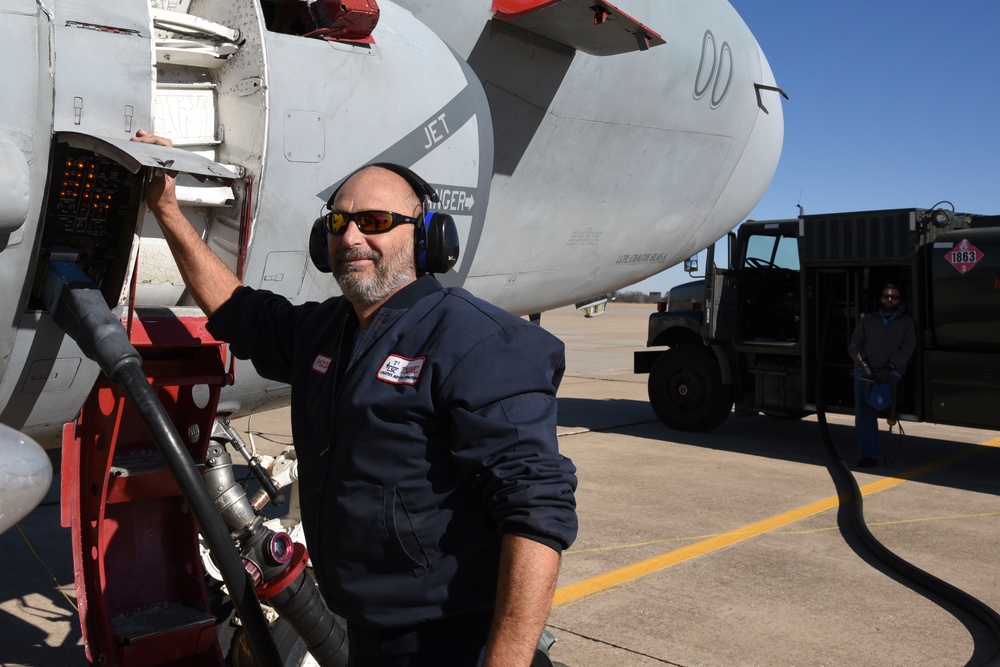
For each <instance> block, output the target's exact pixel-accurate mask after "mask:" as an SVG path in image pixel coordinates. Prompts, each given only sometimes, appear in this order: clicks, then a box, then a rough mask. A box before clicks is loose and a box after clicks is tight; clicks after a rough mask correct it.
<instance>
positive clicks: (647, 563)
mask: <svg viewBox="0 0 1000 667" xmlns="http://www.w3.org/2000/svg"><path fill="white" fill-rule="evenodd" d="M982 447H1000V438H993V439H992V440H988V441H986V442H984V443H982V444H980V445H973V446H970V447H967V448H965V449H963V450H962V451H960V452H958V453H956V454H952V455H951V456H946V457H944V458H941V459H938V460H936V461H932V462H931V463H928V464H926V465H922V466H919V467H917V468H913V469H911V470H907V471H904V472H902V473H900V474H899V475H898V476H895V477H885V478H883V479H880V480H879V481H877V482H872V483H871V484H866V485H865V486H862V487H861V495H862V497H866V496H870V495H872V494H875V493H878V492H879V491H885V490H886V489H891V488H892V487H894V486H898V485H900V484H902V483H903V482H908V481H910V480H913V479H916V478H918V477H921V476H923V475H926V474H928V473H931V472H934V471H935V470H939V469H941V468H944V467H946V466H949V465H951V464H952V463H955V462H956V461H960V460H962V459H965V458H968V457H970V456H973V455H974V454H978V453H981V452H982V449H981V448H982ZM838 504H839V497H838V496H829V497H827V498H824V499H822V500H818V501H816V502H814V503H809V504H808V505H804V506H802V507H799V508H798V509H794V510H790V511H788V512H785V513H783V514H779V515H777V516H773V517H771V518H769V519H764V520H762V521H757V522H755V523H751V524H748V525H746V526H743V527H742V528H737V529H736V530H733V531H730V532H728V533H723V534H721V535H714V536H712V537H709V538H708V539H705V540H702V541H700V542H697V543H695V544H691V545H688V546H686V547H682V548H680V549H675V550H673V551H669V552H667V553H665V554H661V555H659V556H655V557H653V558H648V559H646V560H643V561H640V562H638V563H634V564H632V565H628V566H626V567H622V568H619V569H617V570H612V571H611V572H606V573H604V574H601V575H598V576H596V577H591V578H590V579H585V580H583V581H579V582H577V583H575V584H570V585H568V586H563V587H562V588H559V589H557V590H556V595H555V599H554V600H553V601H552V606H553V607H560V606H563V605H568V604H572V603H575V602H580V601H581V600H586V599H589V598H592V597H595V596H597V595H601V594H603V593H606V592H608V591H610V590H611V589H613V588H616V587H618V586H621V585H623V584H626V583H628V582H630V581H632V580H635V579H638V578H640V577H644V576H646V575H647V574H652V573H654V572H658V571H660V570H664V569H666V568H668V567H671V566H673V565H677V564H678V563H683V562H684V561H687V560H691V559H692V558H695V557H697V556H702V555H704V554H707V553H711V552H713V551H716V550H718V549H721V548H723V547H728V546H730V545H732V544H737V543H739V542H742V541H743V540H746V539H749V538H751V537H754V536H756V535H761V534H763V533H767V532H770V531H773V530H775V529H777V528H781V527H782V526H787V525H789V524H791V523H795V522H796V521H799V520H800V519H805V518H807V517H810V516H813V515H814V514H818V513H820V512H823V511H825V510H828V509H833V508H835V507H837V506H838ZM566 553H567V554H571V553H573V551H572V550H570V551H567V552H566Z"/></svg>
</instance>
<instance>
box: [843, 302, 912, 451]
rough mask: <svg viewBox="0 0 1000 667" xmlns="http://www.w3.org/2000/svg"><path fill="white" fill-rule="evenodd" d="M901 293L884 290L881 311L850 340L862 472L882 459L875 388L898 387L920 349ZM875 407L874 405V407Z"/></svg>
mask: <svg viewBox="0 0 1000 667" xmlns="http://www.w3.org/2000/svg"><path fill="white" fill-rule="evenodd" d="M901 301H902V293H901V292H900V291H899V288H897V287H896V286H895V285H893V284H892V283H887V284H886V285H884V286H883V287H882V297H881V307H880V308H879V310H877V311H876V312H873V313H867V314H865V315H863V316H862V317H861V319H860V320H859V321H858V324H857V326H856V327H855V328H854V334H853V335H852V336H851V347H850V350H849V352H850V355H851V359H852V360H853V361H854V430H855V436H856V437H857V439H858V446H859V447H860V449H861V459H860V460H859V461H858V464H857V465H858V467H859V468H872V467H874V466H877V465H879V462H880V460H881V459H882V447H881V446H880V445H879V441H878V413H879V411H880V409H879V407H877V403H876V402H875V401H872V400H871V399H872V394H873V390H875V387H876V386H879V385H885V384H887V383H888V384H889V385H890V386H891V387H892V392H893V395H894V394H895V387H896V384H897V383H898V382H899V381H900V380H901V379H902V377H903V375H904V374H905V373H906V364H907V363H908V362H909V361H910V357H911V356H913V352H914V351H915V350H916V349H917V332H916V327H915V326H914V323H913V318H912V317H911V316H910V315H909V314H907V313H904V312H901V311H900V302H901ZM873 403H875V405H873ZM883 409H884V408H883Z"/></svg>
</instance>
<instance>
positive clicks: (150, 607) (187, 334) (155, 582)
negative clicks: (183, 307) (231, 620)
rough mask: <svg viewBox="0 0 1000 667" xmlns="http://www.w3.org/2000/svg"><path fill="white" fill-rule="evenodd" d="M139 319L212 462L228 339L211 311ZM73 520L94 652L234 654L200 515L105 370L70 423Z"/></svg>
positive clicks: (196, 453)
mask: <svg viewBox="0 0 1000 667" xmlns="http://www.w3.org/2000/svg"><path fill="white" fill-rule="evenodd" d="M132 325H133V331H132V336H131V338H132V342H133V344H134V345H135V346H136V348H137V349H138V350H139V352H140V354H142V356H143V369H144V371H145V373H146V376H147V378H148V379H149V381H150V383H151V384H152V385H153V386H154V387H155V389H156V393H157V395H158V396H159V398H160V400H161V401H162V403H163V404H164V406H165V408H166V410H167V413H168V414H169V415H170V417H171V420H172V421H173V423H174V425H175V427H176V428H177V431H178V433H179V434H180V435H181V438H182V439H183V440H184V441H185V442H186V443H188V451H189V452H190V454H191V457H192V459H193V461H195V462H196V463H198V464H201V462H202V461H203V460H204V457H205V451H206V449H207V447H208V443H209V438H210V436H211V434H212V424H213V421H214V419H215V416H216V407H217V405H218V399H219V391H220V389H221V387H222V386H223V385H224V384H226V383H228V382H229V381H230V376H229V375H228V374H227V371H226V368H225V348H224V345H223V344H222V343H219V342H218V341H215V340H214V339H212V337H211V336H210V335H209V334H208V333H207V331H206V330H205V326H204V325H205V320H204V318H190V319H178V318H174V317H163V318H143V317H141V316H140V317H137V318H135V319H134V320H133V321H132ZM196 387H197V388H198V389H196ZM62 524H63V526H66V527H69V528H71V529H72V540H73V565H74V572H75V575H76V586H77V600H78V605H79V610H80V623H81V626H82V630H83V638H84V642H85V646H86V653H87V659H88V660H89V661H90V662H91V663H92V664H101V665H122V666H133V665H135V666H139V665H142V666H143V667H146V666H150V665H178V666H179V665H196V666H206V667H207V666H210V665H211V666H222V665H224V661H223V657H222V651H221V649H220V647H219V645H218V642H217V641H216V632H215V618H214V616H213V615H212V614H211V609H210V606H209V598H208V593H207V590H206V587H205V579H204V573H203V570H202V565H201V554H200V552H199V548H198V527H197V525H196V523H195V520H194V516H193V515H192V513H191V511H190V508H189V507H188V506H187V503H186V502H185V501H184V498H183V497H182V496H181V494H180V490H179V488H178V486H177V484H176V482H175V481H174V478H173V476H172V475H171V473H170V471H169V470H168V469H167V468H166V465H165V463H164V461H163V459H162V457H161V456H160V454H159V452H158V450H157V448H156V445H155V443H154V442H153V440H152V438H151V437H150V435H149V433H148V431H147V429H146V426H145V423H144V422H143V420H142V418H141V416H140V415H139V413H138V411H137V410H136V409H135V407H134V406H132V404H131V402H130V401H128V400H127V399H126V397H125V396H124V393H123V391H122V389H121V387H120V386H118V385H116V384H113V383H111V382H110V381H109V380H108V379H107V378H105V377H104V376H103V375H102V376H101V378H100V379H99V380H98V382H97V383H96V385H95V387H94V390H93V391H92V392H91V395H90V397H89V398H88V400H87V402H86V403H85V404H84V406H83V408H82V410H81V411H80V415H79V417H78V418H77V420H76V422H71V423H69V424H67V425H66V426H65V427H64V429H63V456H62Z"/></svg>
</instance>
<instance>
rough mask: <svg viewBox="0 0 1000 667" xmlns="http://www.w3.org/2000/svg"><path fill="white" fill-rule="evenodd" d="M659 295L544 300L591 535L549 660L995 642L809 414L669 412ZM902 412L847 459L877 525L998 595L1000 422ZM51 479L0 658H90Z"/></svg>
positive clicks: (883, 661)
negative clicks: (652, 359) (645, 370)
mask: <svg viewBox="0 0 1000 667" xmlns="http://www.w3.org/2000/svg"><path fill="white" fill-rule="evenodd" d="M651 308H652V306H644V305H632V304H617V303H612V304H610V305H609V306H608V311H607V313H606V314H605V315H603V316H600V317H597V318H592V319H585V318H584V317H583V316H582V315H580V314H579V313H577V312H576V311H574V310H573V309H572V308H564V309H559V310H556V311H552V312H549V313H545V314H543V316H542V326H544V327H545V328H546V329H548V330H550V331H552V332H553V333H554V334H556V335H557V336H559V337H560V338H561V339H562V340H563V341H564V342H565V343H566V346H567V372H566V376H565V378H564V380H563V383H562V387H561V388H560V392H559V438H560V447H561V448H562V451H563V452H564V453H565V454H567V455H568V456H570V457H571V458H572V459H573V461H574V462H575V463H576V465H577V468H578V476H579V480H580V485H579V489H578V493H577V499H578V504H579V514H580V534H579V537H578V539H577V541H576V543H575V544H574V545H573V546H572V548H571V549H569V550H568V551H567V552H566V553H565V554H564V557H563V566H562V572H561V575H560V579H559V589H558V591H557V593H556V601H555V605H554V607H553V610H552V614H551V616H550V618H549V630H550V631H551V632H552V633H553V634H554V635H555V636H556V637H557V640H558V641H557V642H556V644H555V645H554V646H553V648H552V651H551V655H552V658H553V659H554V660H556V661H558V662H560V663H563V664H565V665H567V666H568V667H604V666H607V667H612V666H614V667H620V666H636V667H645V666H652V665H673V666H683V667H696V666H706V667H710V666H717V665H740V666H743V665H746V666H755V665H761V666H772V665H773V666H817V667H818V666H827V665H829V666H835V665H862V666H865V665H867V666H896V665H899V666H900V667H902V666H906V667H913V666H917V665H927V666H934V667H948V666H951V665H955V666H960V665H980V664H986V663H987V662H988V661H989V660H990V659H991V658H993V657H994V656H996V655H997V653H998V652H1000V645H998V644H997V639H996V637H994V635H993V634H992V631H991V630H990V629H989V628H987V627H984V626H983V625H982V624H981V623H980V622H979V621H978V620H976V618H975V617H974V616H973V615H972V614H970V613H969V612H968V611H966V609H967V608H968V605H960V604H956V603H955V602H953V601H950V600H947V599H945V598H943V597H941V596H939V595H938V594H935V593H932V592H928V591H927V590H925V589H924V588H922V587H920V586H917V585H916V584H914V583H912V582H910V581H907V580H906V579H904V578H902V577H901V576H899V575H898V574H895V573H894V572H893V571H891V570H890V569H888V568H887V567H886V566H885V565H884V564H883V563H882V561H880V560H878V559H876V558H875V557H873V556H872V555H871V554H870V553H869V552H868V551H867V550H866V549H865V548H864V547H863V544H862V542H861V540H860V539H859V538H858V537H857V536H856V534H855V533H854V532H853V531H852V530H850V528H849V527H848V526H849V522H848V521H847V516H846V512H845V511H844V510H841V509H838V498H837V488H836V487H835V485H834V481H833V477H832V475H831V468H832V465H833V464H831V462H830V460H829V457H828V455H827V453H826V449H825V447H824V446H823V444H822V440H821V437H820V426H819V424H818V423H817V420H816V418H815V417H810V418H807V419H804V420H802V421H786V420H777V419H772V418H768V417H764V416H752V417H737V416H735V415H732V416H730V417H729V419H728V420H727V421H726V422H725V423H724V424H723V425H722V426H720V427H719V428H718V429H716V430H715V431H713V432H711V433H705V434H691V433H679V432H675V431H671V430H670V429H668V428H667V427H665V426H664V425H662V424H661V423H660V422H659V421H658V420H657V419H656V417H655V415H654V414H653V411H652V409H651V408H650V406H649V403H648V401H647V398H646V381H647V376H645V375H634V374H633V373H632V353H633V352H634V351H635V350H637V349H641V348H642V347H643V346H644V345H645V330H646V318H647V316H648V314H649V312H650V310H651ZM829 422H830V426H829V429H830V434H831V437H832V440H833V444H834V447H835V449H836V450H837V452H839V454H840V456H841V457H842V458H843V460H845V461H847V462H849V463H853V462H854V461H855V460H856V459H857V458H858V452H857V448H856V445H855V444H854V441H853V428H852V419H851V418H850V417H845V416H830V417H829ZM235 425H236V426H237V427H238V428H242V429H246V428H247V426H248V424H247V420H241V421H239V422H236V423H235ZM903 428H904V429H905V432H906V436H905V438H904V439H903V440H902V441H901V444H900V445H899V449H898V452H896V453H895V460H894V461H893V462H892V464H891V465H889V466H888V467H880V468H874V469H870V470H867V471H865V472H863V473H855V477H856V479H857V484H858V485H859V487H860V490H861V493H862V494H863V497H864V517H865V519H866V521H867V524H868V526H869V527H870V530H871V533H872V534H873V535H874V537H875V538H876V539H877V540H878V541H880V542H881V543H882V544H884V545H885V546H886V547H887V548H888V549H890V550H891V552H893V553H895V554H896V555H897V556H898V557H900V558H902V559H905V560H906V561H909V562H910V563H912V564H913V565H915V566H916V567H918V568H920V569H921V570H923V571H925V572H927V573H930V574H931V575H933V576H934V577H937V578H938V579H940V580H943V581H945V582H948V583H949V584H951V585H953V586H954V587H957V588H958V589H961V590H964V591H966V592H967V593H969V594H971V595H972V596H974V597H975V598H977V599H978V600H979V601H981V603H982V604H983V605H984V606H985V608H988V610H993V609H1000V586H998V583H1000V582H998V579H1000V575H998V565H997V559H996V556H995V554H996V553H997V551H998V549H1000V500H998V497H997V496H998V494H1000V474H998V473H1000V451H997V445H998V444H1000V438H998V434H997V433H995V432H989V431H980V430H974V429H962V428H954V427H944V426H936V425H931V424H915V423H908V422H904V423H903ZM881 429H882V431H883V434H884V432H885V431H886V426H885V423H884V421H883V422H882V423H881ZM249 430H250V431H251V432H253V433H254V442H255V443H256V445H257V446H258V447H259V448H260V449H261V450H264V451H278V450H280V448H281V445H282V444H283V443H286V442H288V441H290V439H291V438H290V434H289V430H288V421H287V412H286V411H285V410H276V411H272V412H270V413H263V414H260V415H257V416H255V417H254V418H253V419H252V420H251V421H250V423H249ZM895 442H897V443H898V442H899V441H898V440H897V441H895ZM58 484H59V477H58V476H57V477H56V479H55V481H54V482H53V489H52V490H50V493H49V496H48V497H47V499H46V501H45V502H43V504H42V505H41V506H40V507H39V508H38V509H36V510H35V511H34V512H33V513H32V514H31V515H29V516H28V517H26V518H25V519H24V520H22V522H21V523H20V525H19V526H18V527H16V528H12V529H10V530H8V531H7V532H6V533H4V534H3V535H0V573H2V574H0V636H2V640H0V665H30V666H42V665H46V666H47V665H78V664H85V658H84V651H83V647H82V645H81V635H80V624H79V619H78V617H77V614H76V612H75V611H74V609H73V607H72V606H71V605H72V604H73V603H74V602H75V600H74V598H75V589H74V585H73V581H72V576H73V572H72V559H71V555H70V550H69V549H70V544H69V541H70V540H69V531H68V530H66V529H62V528H60V527H59V507H58ZM992 613H993V615H994V617H995V618H996V619H998V621H1000V617H996V612H992ZM996 629H998V630H1000V625H998V627H997V628H996Z"/></svg>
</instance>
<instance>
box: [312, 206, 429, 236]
mask: <svg viewBox="0 0 1000 667" xmlns="http://www.w3.org/2000/svg"><path fill="white" fill-rule="evenodd" d="M352 222H354V223H356V224H357V225H358V229H360V230H361V233H363V234H384V233H385V232H387V231H389V230H390V229H392V228H393V227H395V226H396V225H415V224H416V223H418V222H420V218H411V217H409V216H406V215H403V214H402V213H393V212H392V211H358V212H356V213H341V212H340V211H330V212H329V213H327V214H326V215H324V216H323V224H325V225H326V229H327V231H328V232H330V233H331V234H333V235H335V236H342V235H343V234H344V233H345V232H346V231H347V225H349V224H350V223H352Z"/></svg>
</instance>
